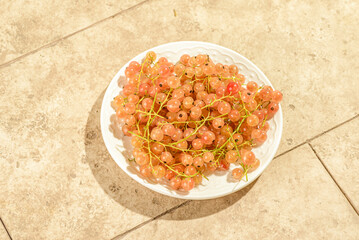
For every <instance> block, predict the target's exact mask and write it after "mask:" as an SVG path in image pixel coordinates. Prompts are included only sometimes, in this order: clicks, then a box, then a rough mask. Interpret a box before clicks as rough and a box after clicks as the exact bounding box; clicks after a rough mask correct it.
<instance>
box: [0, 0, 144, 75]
mask: <svg viewBox="0 0 359 240" xmlns="http://www.w3.org/2000/svg"><path fill="white" fill-rule="evenodd" d="M148 1H150V0H144V1H142V2H140V3H137V4H135V5H133V6H131V7H129V8H126V9H124V10H121V11H119V12H117V13H115V14H113V15H111V16H109V17H105V18H103V19H101V20H99V21H97V22H94V23H92V24H90V25H88V26H86V27H84V28H81V29H79V30H77V31H75V32H73V33H70V34H68V35H65V36H64V37H60V38H58V39H56V40H54V41H52V42H49V43H47V44H45V45H43V46H41V47H38V48H36V49H34V50H31V51H29V52H27V53H24V54H23V55H20V56H18V57H16V58H14V59H12V60H10V61H8V62H5V63H2V64H0V69H1V68H3V67H7V66H9V65H11V64H13V63H14V62H17V61H19V60H21V59H22V58H25V57H27V56H29V55H32V54H34V53H36V52H38V51H40V50H42V49H46V48H48V47H52V46H54V45H56V44H57V43H59V42H61V41H62V40H65V39H67V38H69V37H72V36H73V35H75V34H77V33H80V32H83V31H85V30H87V29H89V28H91V27H94V26H96V25H98V24H100V23H103V22H105V21H107V20H108V19H111V18H115V17H117V16H118V15H120V14H122V13H124V12H126V11H129V10H131V9H133V8H136V7H138V6H141V5H142V4H144V3H146V2H148Z"/></svg>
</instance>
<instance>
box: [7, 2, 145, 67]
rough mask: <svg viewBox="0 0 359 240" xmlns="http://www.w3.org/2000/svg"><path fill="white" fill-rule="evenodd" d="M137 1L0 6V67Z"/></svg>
mask: <svg viewBox="0 0 359 240" xmlns="http://www.w3.org/2000/svg"><path fill="white" fill-rule="evenodd" d="M140 2H141V0H121V1H115V0H106V1H101V0H91V1H86V0H77V1H71V0H65V1H52V0H42V1H23V0H7V1H6V0H5V1H1V2H0V23H1V24H0V64H2V63H5V62H8V61H10V60H12V59H14V58H16V57H19V56H21V55H22V54H25V53H27V52H30V51H32V50H35V49H37V48H39V47H41V46H43V45H45V44H47V43H50V42H52V41H54V40H56V39H59V38H61V37H63V36H66V35H68V34H71V33H73V32H76V31H78V30H80V29H82V28H85V27H87V26H88V25H91V24H93V23H95V22H97V21H99V20H101V19H103V18H106V17H109V16H111V15H113V14H116V13H117V12H119V11H121V10H124V9H127V8H129V7H131V6H134V5H136V4H138V3H140Z"/></svg>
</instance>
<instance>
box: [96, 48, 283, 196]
mask: <svg viewBox="0 0 359 240" xmlns="http://www.w3.org/2000/svg"><path fill="white" fill-rule="evenodd" d="M148 51H154V52H156V53H157V56H159V57H166V58H168V60H169V61H171V62H173V63H176V62H177V61H178V60H179V58H180V56H181V55H183V54H185V53H186V54H189V55H191V56H192V55H197V54H208V55H209V56H210V57H211V58H212V59H213V61H214V62H215V63H216V62H221V63H224V64H228V65H229V64H236V65H237V66H238V68H239V72H240V73H241V74H243V75H244V76H245V77H246V81H255V82H257V83H258V84H260V85H262V84H265V85H270V86H272V84H271V83H270V82H269V80H268V79H267V77H266V76H265V75H264V74H263V72H262V71H261V70H260V69H259V68H258V67H256V66H255V65H254V64H253V63H252V62H251V61H249V60H248V59H247V58H245V57H243V56H242V55H240V54H239V53H237V52H235V51H233V50H230V49H228V48H225V47H222V46H219V45H216V44H212V43H206V42H195V41H187V42H173V43H168V44H163V45H160V46H157V47H154V48H152V49H148V50H146V51H145V52H142V53H141V54H139V55H137V56H136V57H134V58H133V59H131V61H138V62H140V61H141V59H142V58H143V57H144V56H145V55H146V53H147V52H148ZM131 61H129V62H128V63H126V64H125V66H123V67H122V68H121V69H120V71H119V72H118V73H117V74H116V76H115V77H114V78H113V79H112V81H111V83H110V85H109V86H108V88H107V90H106V93H105V96H104V98H103V102H102V107H101V131H102V136H103V139H104V141H105V145H106V147H107V149H108V151H109V152H110V154H111V156H112V158H113V159H114V160H115V161H116V163H117V164H118V166H120V167H121V169H122V170H123V171H125V172H126V173H127V174H128V175H129V176H130V177H132V178H133V179H134V180H136V181H137V182H139V183H140V184H142V185H143V186H145V187H147V188H149V189H152V190H153V191H156V192H158V193H162V194H165V195H168V196H171V197H176V198H182V199H194V200H202V199H212V198H218V197H222V196H225V195H228V194H231V193H233V192H236V191H238V190H240V189H242V188H244V187H245V186H247V185H248V184H250V183H251V182H253V181H254V180H255V179H256V178H257V177H258V176H259V175H260V174H261V173H262V172H263V171H264V169H265V168H266V167H267V166H268V165H269V163H270V162H271V161H272V159H273V157H274V155H275V153H276V151H277V149H278V146H279V142H280V139H281V137H282V128H283V117H282V108H281V107H280V106H279V111H278V112H277V114H276V115H275V116H274V118H273V119H271V120H270V121H269V125H270V130H269V131H268V133H267V134H268V139H267V141H266V142H265V143H264V144H263V145H262V146H260V147H259V148H255V149H254V150H253V151H254V153H255V155H256V157H257V158H258V159H260V160H261V165H260V166H259V168H258V169H257V170H255V171H254V172H252V173H249V174H248V181H247V182H245V181H243V180H242V181H240V182H238V181H233V180H232V179H231V174H230V171H226V172H219V171H217V172H216V173H215V174H212V175H210V176H209V177H208V178H209V181H207V180H205V179H203V182H202V185H200V186H197V187H195V188H194V189H192V190H191V191H190V192H189V193H185V192H181V191H174V190H171V189H169V188H168V186H166V184H163V182H162V183H159V182H155V181H152V180H151V181H147V180H145V179H143V178H141V177H140V175H139V173H138V168H137V167H136V166H135V165H134V164H131V163H130V162H129V161H127V159H128V158H129V157H130V155H131V151H132V150H131V149H132V148H131V144H130V141H129V140H130V138H128V137H123V135H122V134H121V133H119V131H118V130H116V129H117V127H118V126H117V124H115V125H114V122H115V121H114V119H115V111H114V110H113V109H112V107H111V101H112V100H113V98H114V97H115V96H117V95H118V93H119V92H120V91H121V87H119V85H120V86H122V85H123V79H124V75H125V68H126V67H127V66H128V64H129V63H130V62H131ZM115 135H116V137H115ZM233 168H235V166H234V165H233V164H231V169H233ZM163 181H164V180H163Z"/></svg>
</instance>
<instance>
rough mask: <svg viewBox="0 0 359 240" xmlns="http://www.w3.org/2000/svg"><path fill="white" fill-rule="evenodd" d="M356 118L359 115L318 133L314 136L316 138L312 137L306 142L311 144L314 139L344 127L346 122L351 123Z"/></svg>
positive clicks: (358, 115)
mask: <svg viewBox="0 0 359 240" xmlns="http://www.w3.org/2000/svg"><path fill="white" fill-rule="evenodd" d="M357 117H359V114H356V115H355V116H354V117H351V118H349V119H348V120H345V121H344V122H341V123H339V124H337V125H335V126H334V127H331V128H329V129H327V130H325V131H324V132H322V133H319V134H318V135H316V136H314V137H312V138H309V139H308V140H307V141H306V142H311V141H312V140H314V139H316V138H318V137H321V136H323V135H324V134H326V133H328V132H330V131H332V130H334V129H336V128H338V127H340V126H342V125H344V124H346V123H348V122H350V121H353V120H354V119H356V118H357Z"/></svg>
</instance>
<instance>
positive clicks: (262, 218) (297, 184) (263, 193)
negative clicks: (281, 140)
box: [118, 145, 359, 240]
mask: <svg viewBox="0 0 359 240" xmlns="http://www.w3.org/2000/svg"><path fill="white" fill-rule="evenodd" d="M249 188H250V189H244V190H243V191H240V192H237V193H234V194H232V195H230V196H227V197H223V198H220V199H217V200H209V201H193V202H190V203H189V204H187V205H185V206H183V207H181V208H178V209H176V210H175V211H174V212H172V213H171V214H168V215H165V216H163V217H161V218H159V219H158V220H155V221H153V222H151V223H149V224H147V225H145V226H144V227H142V228H139V229H137V230H135V231H133V232H130V233H129V234H127V235H125V236H124V237H123V238H118V239H187V238H191V239H353V240H354V239H358V238H359V229H358V225H359V216H358V215H356V213H355V211H354V210H353V209H352V207H351V206H350V205H349V203H348V202H347V201H346V199H345V198H344V196H343V195H341V193H340V191H339V189H338V188H337V186H336V185H335V184H333V180H332V179H331V178H330V176H329V175H328V174H327V172H326V171H325V169H324V168H323V166H322V165H321V163H320V162H319V161H318V159H317V158H316V156H315V155H314V153H313V152H312V151H311V149H310V147H309V146H308V145H304V146H302V147H300V148H298V149H296V150H293V151H292V152H290V153H288V154H286V155H284V156H281V157H279V158H278V159H275V160H274V162H273V163H272V164H271V165H270V166H269V167H268V169H267V171H266V172H264V173H263V174H262V176H261V177H260V178H259V179H258V180H257V181H256V182H255V183H254V184H252V185H250V186H249Z"/></svg>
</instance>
